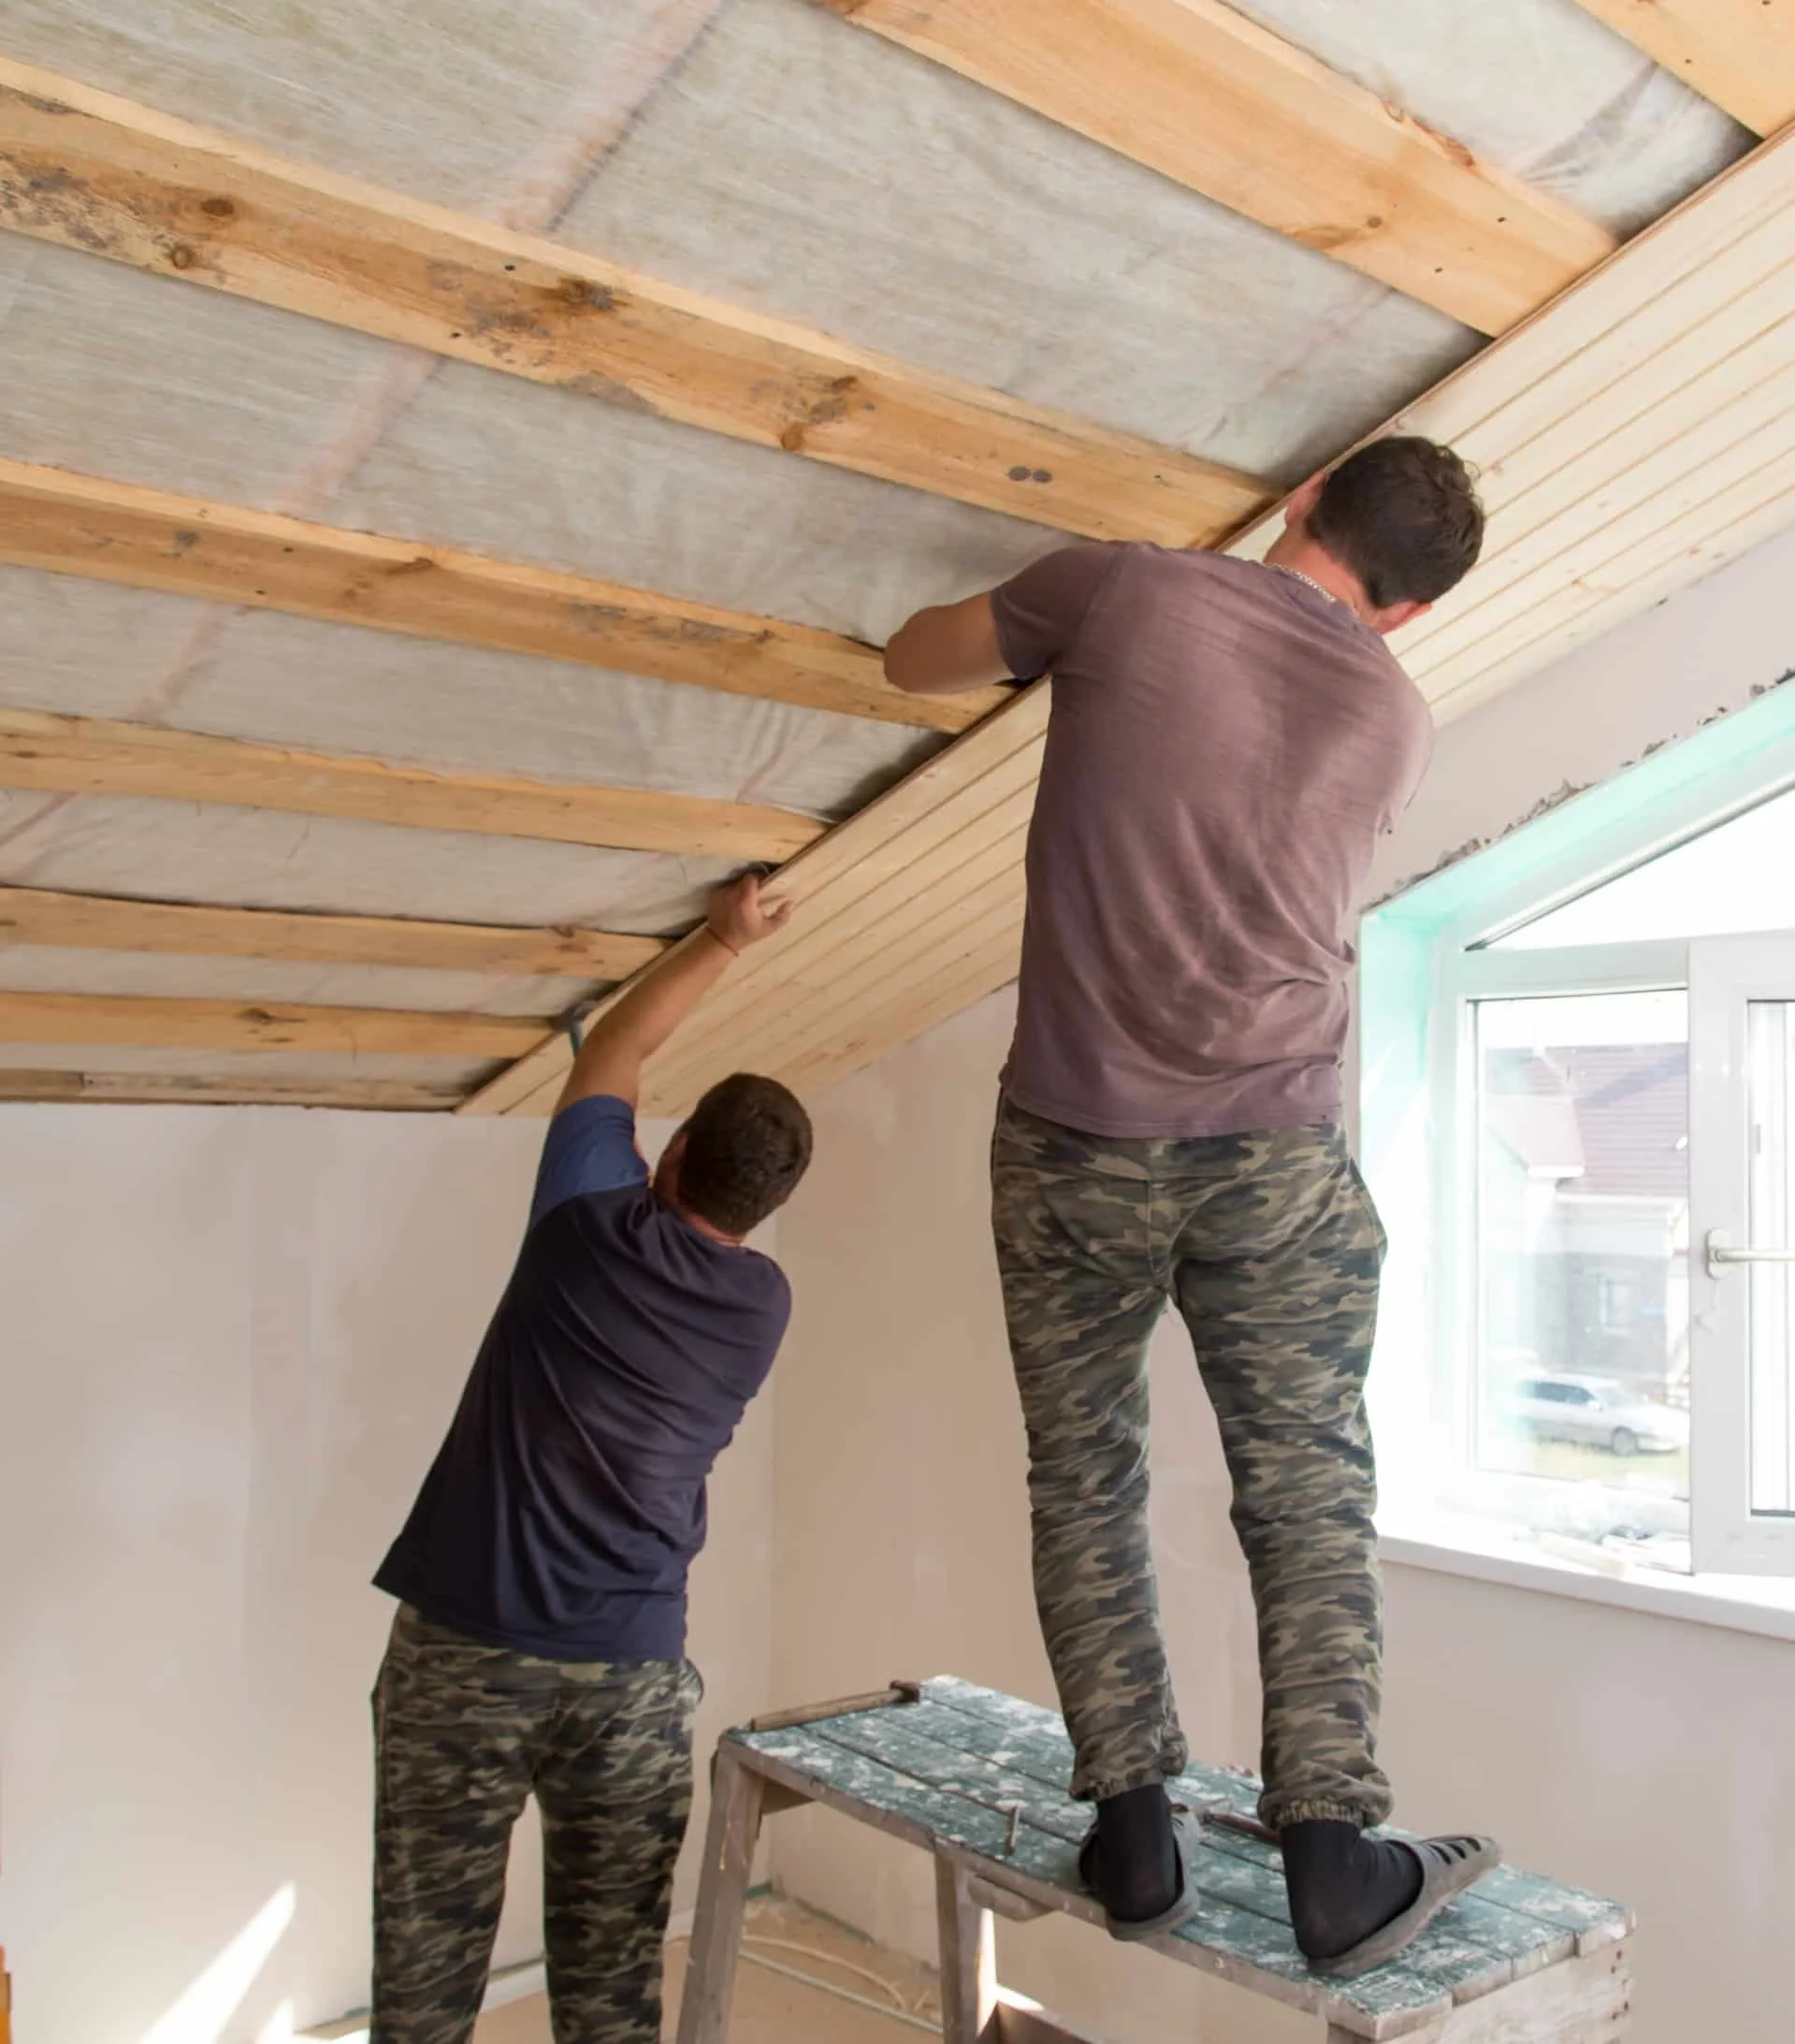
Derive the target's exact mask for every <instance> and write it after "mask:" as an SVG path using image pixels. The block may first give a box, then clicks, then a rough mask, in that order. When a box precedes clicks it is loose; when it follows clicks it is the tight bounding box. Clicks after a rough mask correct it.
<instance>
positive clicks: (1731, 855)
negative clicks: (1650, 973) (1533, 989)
mask: <svg viewBox="0 0 1795 2044" xmlns="http://www.w3.org/2000/svg"><path fill="white" fill-rule="evenodd" d="M1791 873H1795V789H1792V790H1788V792H1787V793H1784V794H1781V795H1776V796H1774V797H1773V798H1772V799H1771V800H1770V801H1769V802H1763V803H1759V805H1758V806H1757V808H1755V809H1747V810H1746V811H1745V813H1744V815H1743V816H1736V817H1733V818H1731V819H1730V820H1729V821H1728V822H1725V823H1717V824H1715V827H1714V829H1713V830H1711V831H1708V832H1706V833H1704V834H1703V835H1701V837H1692V838H1690V839H1689V840H1688V842H1687V843H1686V844H1683V845H1678V846H1677V847H1676V848H1674V849H1673V850H1671V851H1667V852H1661V853H1659V855H1658V856H1657V858H1656V859H1653V860H1649V861H1648V862H1647V863H1645V864H1644V865H1643V866H1635V867H1634V868H1633V870H1632V871H1631V872H1630V873H1623V874H1622V875H1621V876H1620V877H1619V878H1618V879H1614V880H1609V881H1607V882H1606V883H1604V884H1603V885H1602V886H1600V887H1597V888H1592V889H1591V890H1590V892H1588V893H1587V894H1581V895H1579V896H1578V898H1577V899H1576V900H1575V901H1573V902H1567V903H1566V904H1565V905H1564V906H1563V907H1562V908H1555V909H1553V910H1552V911H1551V913H1550V914H1548V915H1543V916H1542V917H1540V918H1539V919H1538V921H1534V922H1529V923H1528V924H1527V925H1526V927H1525V928H1523V929H1519V930H1514V931H1512V932H1511V933H1510V934H1509V935H1507V936H1505V937H1501V938H1498V941H1497V943H1496V944H1495V945H1493V946H1492V947H1491V949H1492V950H1514V951H1524V950H1549V949H1553V948H1556V947H1557V946H1560V945H1566V944H1627V943H1636V942H1640V941H1643V940H1646V939H1650V938H1653V937H1687V936H1744V935H1749V934H1750V933H1752V932H1754V931H1758V930H1786V929H1788V928H1789V927H1790V926H1791V925H1795V893H1791V890H1790V887H1789V880H1788V877H1789V875H1790V874H1791Z"/></svg>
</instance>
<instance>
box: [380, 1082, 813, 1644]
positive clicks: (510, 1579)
mask: <svg viewBox="0 0 1795 2044" xmlns="http://www.w3.org/2000/svg"><path fill="white" fill-rule="evenodd" d="M790 1311H791V1295H790V1292H789V1287H788V1286H787V1283H786V1279H785V1274H784V1272H783V1271H781V1270H780V1268H779V1267H778V1266H777V1264H775V1263H774V1262H773V1261H772V1260H771V1259H770V1258H768V1257H766V1256H762V1255H760V1254H759V1253H758V1252H757V1251H755V1250H752V1249H738V1248H732V1247H731V1246H730V1245H728V1244H726V1243H723V1242H717V1241H713V1240H712V1239H710V1237H708V1236H706V1235H703V1234H702V1233H701V1232H700V1231H699V1230H698V1229H697V1228H695V1227H694V1226H692V1225H691V1224H690V1223H689V1222H688V1221H685V1220H682V1219H681V1218H680V1216H679V1215H678V1214H677V1213H675V1212H674V1211H673V1209H672V1208H671V1207H669V1206H668V1205H666V1203H665V1202H664V1201H663V1200H661V1199H660V1198H659V1196H657V1194H656V1193H655V1192H654V1191H653V1190H652V1189H651V1187H650V1185H649V1183H648V1167H647V1166H646V1165H645V1164H644V1162H643V1160H642V1158H641V1156H640V1155H639V1154H638V1152H637V1150H636V1144H635V1116H634V1114H633V1113H632V1112H631V1110H630V1108H629V1106H628V1105H627V1104H626V1103H625V1102H624V1101H622V1100H615V1099H610V1098H598V1099H587V1100H580V1101H576V1102H574V1104H573V1105H572V1107H569V1108H566V1109H563V1110H562V1111H561V1112H560V1113H559V1114H557V1116H556V1117H555V1119H554V1121H553V1122H552V1123H550V1124H549V1133H548V1141H547V1143H546V1145H545V1147H544V1149H543V1163H542V1168H541V1171H540V1172H539V1174H538V1177H537V1181H536V1195H535V1198H534V1201H533V1202H532V1205H531V1208H530V1222H529V1231H528V1234H527V1235H526V1236H525V1238H524V1246H523V1248H522V1250H521V1251H520V1252H519V1253H518V1257H517V1268H516V1269H515V1270H514V1273H513V1275H512V1280H511V1283H510V1284H509V1285H508V1286H507V1287H506V1290H505V1295H504V1297H503V1298H501V1299H500V1300H499V1310H498V1312H496V1313H495V1314H494V1315H493V1319H492V1325H491V1326H490V1327H488V1328H487V1330H486V1337H485V1341H483V1342H482V1344H481V1347H480V1354H479V1356H478V1357H477V1359H476V1360H475V1363H474V1366H473V1371H472V1374H471V1375H470V1377H469V1379H468V1384H467V1389H466V1390H465V1391H464V1392H463V1393H462V1395H461V1404H460V1407H459V1409H458V1410H457V1412H456V1416H455V1421H454V1424H453V1425H452V1426H451V1427H450V1428H449V1433H448V1438H447V1439H446V1440H445V1441H444V1442H443V1443H442V1449H441V1451H440V1452H439V1453H438V1455H437V1458H436V1461H435V1463H434V1464H433V1465H432V1467H431V1470H430V1472H429V1474H428V1475H427V1477H426V1478H425V1480H424V1487H423V1489H422V1490H421V1491H419V1493H418V1498H417V1502H416V1503H415V1504H414V1505H413V1508H412V1515H411V1517H410V1518H409V1519H408V1520H407V1521H406V1523H405V1529H404V1530H403V1531H402V1532H401V1533H400V1534H399V1536H398V1540H396V1541H395V1542H394V1543H393V1546H392V1549H391V1551H390V1552H389V1553H388V1555H387V1557H386V1559H385V1560H384V1562H383V1563H382V1564H381V1567H380V1573H378V1574H377V1575H376V1576H375V1578H374V1581H375V1583H376V1584H377V1585H378V1586H379V1587H380V1588H382V1589H384V1590H386V1591H388V1592H390V1593H391V1594H392V1595H393V1596H395V1597H398V1598H399V1599H400V1600H401V1601H402V1602H406V1603H409V1604H414V1605H415V1606H416V1607H417V1609H418V1610H419V1611H421V1612H422V1613H423V1614H424V1616H426V1617H427V1618H432V1619H434V1620H436V1622H437V1623H438V1624H441V1625H446V1626H451V1627H454V1628H455V1629H456V1631H462V1632H466V1633H467V1634H469V1635H470V1637H471V1638H473V1639H477V1640H481V1641H485V1642H488V1643H490V1644H492V1645H499V1646H511V1647H515V1648H517V1649H519V1650H520V1651H521V1652H524V1653H528V1654H536V1655H540V1656H543V1657H544V1658H546V1659H549V1660H677V1659H678V1658H679V1657H680V1656H681V1655H682V1654H683V1653H684V1651H685V1644H686V1572H687V1569H688V1566H689V1564H690V1562H691V1558H692V1557H693V1556H694V1555H695V1554H697V1552H698V1551H699V1549H700V1548H701V1547H702V1545H703V1544H704V1483H705V1479H706V1477H707V1476H708V1475H709V1474H710V1471H711V1465H712V1464H713V1463H714V1462H715V1461H716V1459H717V1456H718V1455H719V1454H720V1453H721V1452H722V1450H723V1449H724V1448H725V1447H727V1446H728V1445H729V1442H730V1438H731V1435H732V1434H733V1433H734V1431H735V1428H736V1426H737V1424H738V1423H739V1422H740V1420H741V1417H742V1414H743V1412H744V1411H745V1410H746V1406H747V1402H748V1400H749V1399H751V1398H752V1397H753V1396H754V1394H755V1393H756V1392H757V1391H758V1390H759V1389H760V1386H761V1384H763V1383H765V1381H766V1376H767V1372H768V1370H771V1369H772V1367H773V1358H774V1354H775V1353H776V1351H777V1349H778V1346H779V1343H780V1341H781V1340H782V1339H783V1337H784V1335H785V1331H786V1323H787V1321H788V1319H789V1316H790Z"/></svg>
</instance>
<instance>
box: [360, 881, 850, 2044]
mask: <svg viewBox="0 0 1795 2044" xmlns="http://www.w3.org/2000/svg"><path fill="white" fill-rule="evenodd" d="M788 915H789V908H786V907H782V908H778V909H773V908H769V907H767V906H763V905H762V903H761V901H760V882H759V881H758V880H757V879H756V878H755V877H752V876H751V875H750V876H748V877H745V878H744V879H741V880H739V881H737V882H736V883H735V884H734V885H733V886H731V887H728V888H724V889H721V890H719V892H717V896H716V897H715V899H714V900H713V902H712V904H711V910H710V915H709V917H708V918H707V920H706V921H705V922H704V924H703V926H702V935H701V936H699V937H697V938H695V939H694V940H693V941H692V942H691V943H689V944H686V945H683V946H682V947H681V948H680V949H679V950H676V951H674V952H673V953H672V954H671V955H670V956H669V957H668V959H667V960H666V962H665V964H663V965H661V966H660V967H659V969H658V970H657V971H656V972H655V973H654V974H652V975H651V976H650V977H649V978H648V979H644V981H643V983H642V984H641V985H640V986H638V987H635V988H633V989H632V990H631V991H630V993H626V994H625V995H624V997H623V999H622V1000H621V1001H619V1002H617V1004H616V1005H615V1007H613V1008H610V1009H608V1010H607V1011H606V1012H605V1013H604V1014H602V1015H601V1016H600V1017H599V1018H598V1019H597V1020H596V1021H595V1022H593V1024H592V1026H591V1028H590V1030H589V1031H588V1033H587V1035H586V1042H585V1044H584V1046H583V1047H582V1049H581V1051H580V1052H579V1055H578V1057H577V1058H576V1059H575V1060H574V1064H573V1069H572V1072H571V1073H570V1074H569V1076H568V1080H567V1085H566V1087H565V1088H564V1090H563V1091H562V1094H561V1097H560V1100H559V1102H558V1104H557V1107H556V1109H555V1117H554V1119H553V1121H551V1122H550V1123H549V1128H548V1140H547V1142H546V1144H545V1146H544V1148H543V1162H542V1167H541V1170H540V1171H539V1173H538V1175H537V1181H536V1193H535V1197H534V1199H533V1200H532V1201H531V1204H530V1214H529V1224H528V1228H527V1230H526V1232H525V1235H524V1241H523V1247H522V1248H521V1249H520V1250H519V1251H518V1254H517V1267H516V1269H515V1270H514V1272H513V1275H512V1280H511V1283H510V1284H509V1285H508V1286H507V1287H506V1289H505V1295H504V1297H502V1298H501V1299H500V1300H499V1306H498V1309H497V1311H496V1312H494V1314H493V1318H492V1325H491V1326H489V1327H488V1328H487V1330H486V1336H485V1341H483V1342H482V1343H481V1346H480V1354H479V1356H478V1357H477V1359H476V1360H475V1362H474V1366H473V1370H472V1373H471V1375H470V1377H469V1379H468V1384H467V1389H466V1390H465V1391H464V1392H463V1393H462V1397H461V1403H460V1406H459V1408H458V1409H457V1410H456V1415H455V1419H454V1421H453V1423H452V1424H451V1426H450V1428H449V1432H448V1437H447V1439H446V1440H445V1441H444V1442H443V1443H442V1450H441V1452H440V1453H439V1454H438V1456H437V1458H436V1461H435V1462H434V1463H433V1464H432V1466H431V1469H430V1471H429V1474H428V1475H427V1477H426V1478H425V1480H424V1487H423V1488H422V1489H421V1490H420V1491H419V1493H418V1498H417V1502H416V1503H415V1504H414V1505H413V1508H412V1514H411V1516H410V1518H409V1519H408V1520H407V1521H406V1523H405V1527H404V1529H403V1530H402V1531H401V1532H400V1534H399V1536H398V1540H396V1541H395V1542H394V1543H393V1546H392V1550H391V1552H390V1553H389V1554H388V1555H387V1557H386V1559H385V1560H384V1562H383V1563H382V1564H381V1568H380V1573H379V1574H378V1575H377V1576H376V1577H375V1581H376V1582H377V1583H378V1584H379V1586H380V1587H381V1588H382V1589H384V1590H387V1591H389V1592H390V1593H391V1594H392V1595H393V1596H394V1597H397V1598H398V1600H399V1610H398V1615H397V1616H396V1617H395V1619H394V1621H393V1634H392V1641H391V1644H390V1645H389V1646H388V1648H387V1652H386V1658H385V1660H384V1662H383V1664H382V1667H381V1672H380V1679H379V1682H378V1684H377V1686H376V1688H375V1690H374V1728H375V1749H376V1750H375V1772H376V1782H377V1802H376V1810H375V1822H374V2014H373V2029H372V2040H373V2044H465V2040H466V2039H467V2038H468V2037H470V2035H471V2034H472V2030H473V2023H474V2018H475V2016H476V2015H477V2014H478V2013H479V2008H480V1998H481V1993H482V1991H483V1990H484V1988H485V1982H486V1967H487V1963H488V1961H489V1959H490V1957H491V1953H492V1942H493V1934H494V1933H495V1932H496V1931H497V1929H498V1927H499V1906H500V1904H501V1902H502V1901H503V1899H504V1890H505V1855H506V1848H507V1846H508V1845H509V1842H510V1838H511V1827H512V1825H513V1823H514V1821H515V1819H516V1818H517V1815H518V1813H519V1811H520V1810H522V1808H523V1806H524V1801H525V1798H526V1797H527V1796H528V1795H530V1794H532V1793H533V1794H534V1795H535V1797H536V1801H537V1805H538V1807H539V1808H540V1810H541V1812H542V1819H543V1931H544V1940H545V1943H546V1946H547V1950H548V1994H549V2003H550V2007H551V2010H552V2013H553V2016H554V2022H555V2034H556V2036H557V2037H590V2038H593V2039H598V2038H602V2039H604V2044H659V2037H660V1970H661V1942H662V1939H663V1937H664V1935H665V1933H666V1929H667V1910H668V1900H669V1897H670V1895H671V1893H672V1890H673V1862H674V1860H675V1859H676V1858H677V1856H678V1853H679V1847H680V1841H681V1839H682V1838H683V1837H684V1836H685V1833H686V1819H687V1816H688V1812H689V1809H690V1806H691V1790H692V1713H693V1711H694V1710H695V1709H696V1707H697V1704H698V1700H699V1696H700V1694H701V1692H702V1683H701V1682H700V1680H699V1675H698V1671H697V1670H696V1669H695V1668H694V1667H693V1666H692V1665H691V1663H690V1662H689V1661H688V1660H687V1659H686V1572H687V1569H688V1565H689V1563H690V1562H691V1560H692V1558H693V1557H694V1556H695V1555H696V1554H697V1553H698V1551H699V1549H700V1548H701V1547H702V1545H703V1544H704V1486H705V1479H706V1478H707V1477H708V1476H709V1474H710V1471H711V1465H712V1464H713V1463H714V1462H715V1461H716V1459H717V1456H718V1455H719V1454H720V1453H721V1452H722V1450H723V1449H724V1448H725V1447H727V1446H728V1445H729V1442H730V1438H731V1435H732V1434H733V1433H734V1431H735V1428H736V1426H737V1424H738V1423H739V1421H740V1420H741V1417H742V1414H743V1412H744V1411H745V1409H746V1406H747V1402H748V1400H749V1399H751V1398H752V1397H753V1396H754V1394H755V1393H756V1392H757V1391H758V1390H759V1389H760V1386H761V1384H763V1383H764V1382H765V1381H766V1376H767V1372H768V1370H771V1368H772V1367H773V1358H774V1352H775V1351H776V1350H777V1348H778V1346H779V1343H780V1341H781V1339H782V1338H783V1336H784V1334H785V1330H786V1321H787V1319H788V1317H789V1313H790V1307H791V1299H790V1293H789V1288H788V1286H787V1284H786V1280H785V1276H784V1273H783V1272H782V1271H781V1270H780V1269H779V1267H778V1266H777V1265H776V1264H775V1263H774V1262H773V1261H772V1259H771V1258H770V1257H767V1256H763V1255H761V1254H759V1252H758V1251H755V1250H752V1249H749V1248H747V1247H746V1243H745V1240H744V1238H745V1237H746V1236H747V1235H748V1234H749V1233H750V1232H751V1231H752V1230H753V1229H754V1228H756V1227H758V1226H759V1225H760V1223H761V1222H762V1221H764V1220H765V1219H766V1218H767V1216H768V1215H769V1214H770V1213H772V1212H773V1211H774V1210H775V1209H776V1208H777V1207H779V1206H780V1205H782V1204H783V1203H784V1201H785V1200H786V1199H787V1198H788V1197H789V1196H790V1194H791V1192H792V1191H793V1189H794V1188H795V1187H796V1185H797V1183H798V1181H799V1180H800V1179H801V1178H802V1177H803V1171H804V1167H805V1166H806V1164H807V1163H808V1162H809V1160H810V1123H809V1121H808V1119H807V1117H806V1116H805V1114H804V1110H803V1108H802V1107H801V1106H800V1105H799V1103H798V1102H797V1101H796V1100H795V1099H794V1098H793V1097H792V1095H791V1094H789V1092H787V1090H786V1088H785V1087H784V1086H782V1085H780V1084H779V1083H778V1082H777V1081H776V1080H771V1079H761V1078H757V1077H755V1076H754V1075H752V1074H749V1073H744V1072H738V1073H736V1074H735V1075H734V1076H733V1077H732V1078H730V1079H725V1080H721V1081H720V1082H719V1083H718V1084H717V1085H716V1086H713V1087H712V1088H711V1090H710V1091H709V1092H708V1093H707V1094H705V1095H704V1097H703V1098H702V1100H700V1101H699V1103H698V1105H697V1106H696V1107H695V1108H694V1109H692V1113H691V1117H690V1119H689V1120H688V1121H687V1122H686V1123H685V1124H684V1125H683V1126H682V1127H681V1128H680V1129H679V1131H678V1132H677V1133H676V1134H675V1135H674V1137H673V1140H672V1141H671V1142H670V1143H669V1144H668V1146H667V1148H666V1150H665V1152H663V1153H662V1156H661V1159H660V1164H659V1168H658V1169H657V1170H656V1172H655V1173H654V1175H653V1177H652V1178H651V1177H650V1175H649V1171H648V1167H647V1166H646V1165H645V1164H644V1162H643V1160H642V1157H641V1156H640V1155H639V1154H638V1152H637V1150H636V1141H635V1112H636V1098H637V1093H638V1089H639V1087H640V1083H641V1076H642V1067H643V1064H644V1060H645V1059H647V1058H648V1057H650V1056H652V1055H653V1053H654V1052H655V1051H657V1050H659V1048H660V1046H661V1045H662V1044H663V1043H664V1042H665V1041H666V1039H667V1038H668V1036H671V1035H672V1033H673V1030H674V1029H675V1028H677V1026H678V1025H679V1023H680V1022H682V1021H683V1020H684V1019H685V1017H686V1015H687V1014H688V1012H689V1011H690V1009H691V1008H692V1007H693V1005H694V1004H695V1003H696V1002H697V1001H698V1000H700V999H701V998H702V995H703V994H704V993H705V992H706V990H707V989H708V988H710V987H711V986H712V985H713V984H715V982H716V981H717V979H720V978H721V976H722V975H723V974H724V973H725V972H726V971H727V970H728V969H729V966H730V964H731V960H732V959H734V958H735V957H737V956H739V955H740V953H741V952H742V951H743V950H745V949H746V947H747V946H748V945H750V944H753V943H756V942H758V941H759V940H760V938H762V937H764V936H767V935H771V933H772V932H773V931H774V930H776V929H778V928H779V927H780V926H781V925H782V924H783V923H784V921H786V918H787V916H788Z"/></svg>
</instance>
